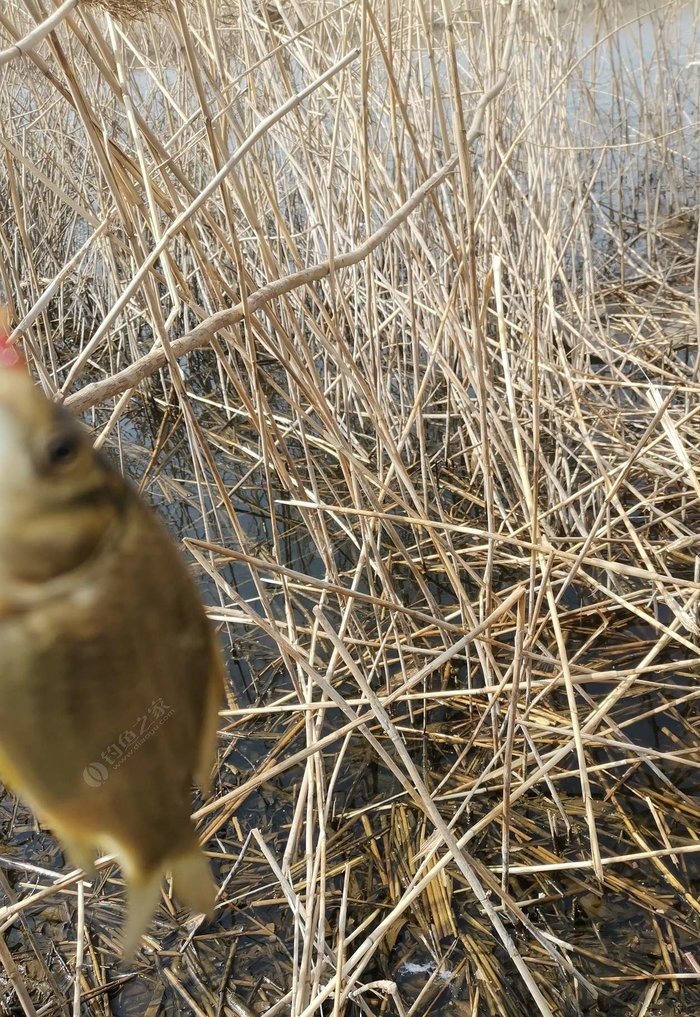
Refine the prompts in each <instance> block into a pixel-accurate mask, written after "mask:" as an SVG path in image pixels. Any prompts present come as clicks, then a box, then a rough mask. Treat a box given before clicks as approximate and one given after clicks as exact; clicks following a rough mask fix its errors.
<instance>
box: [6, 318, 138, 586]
mask: <svg viewBox="0 0 700 1017" xmlns="http://www.w3.org/2000/svg"><path fill="white" fill-rule="evenodd" d="M119 480H120V478H118V477H117V475H116V471H114V470H113V469H112V467H111V466H110V465H109V463H108V462H107V460H106V459H105V458H104V457H103V456H102V455H100V454H99V453H98V452H96V451H95V449H94V448H93V445H92V441H91V440H90V436H89V434H88V432H87V430H86V429H85V428H84V427H83V426H82V424H81V423H80V422H79V421H77V420H76V419H75V418H74V417H73V416H72V415H71V414H70V413H69V412H68V410H67V409H66V408H65V407H63V406H60V405H58V404H56V403H54V402H53V401H52V400H51V399H49V398H47V397H46V396H45V395H44V394H43V393H42V392H41V391H40V389H39V388H37V386H36V385H35V384H34V382H33V380H32V378H31V376H30V374H29V371H28V370H27V367H26V364H25V362H24V359H23V357H22V356H21V354H20V353H19V351H18V350H17V349H16V347H14V346H11V345H10V344H9V343H8V341H7V335H6V334H3V333H2V331H0V577H2V576H4V577H5V578H11V579H17V580H24V581H30V582H37V581H41V580H42V579H49V578H53V577H55V576H56V575H59V574H61V573H63V572H66V571H71V570H72V569H74V568H76V567H77V566H78V565H80V564H81V562H83V561H84V560H85V559H86V557H88V556H89V555H90V554H91V553H92V551H94V549H95V548H96V547H97V546H98V544H99V543H100V541H101V539H102V537H103V536H104V533H105V532H106V530H107V529H109V527H110V526H111V525H113V523H114V521H115V519H116V517H117V516H118V514H119V501H120V486H121V485H120V483H119Z"/></svg>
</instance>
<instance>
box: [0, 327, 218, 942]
mask: <svg viewBox="0 0 700 1017" xmlns="http://www.w3.org/2000/svg"><path fill="white" fill-rule="evenodd" d="M223 691H224V662H223V656H222V652H221V648H220V645H219V642H218V638H217V636H216V634H215V631H214V629H213V626H212V625H211V623H210V622H209V620H208V619H207V616H206V613H205V610H204V607H203V605H202V601H201V598H200V595H199V593H198V590H197V586H196V583H195V581H194V579H193V577H192V576H191V574H190V572H189V570H188V568H187V566H186V564H185V562H184V559H183V558H182V556H181V554H180V552H179V550H178V549H177V548H176V546H175V544H174V542H173V539H172V538H171V536H170V534H169V532H168V530H167V528H166V526H165V525H164V523H163V522H162V521H161V520H160V518H158V516H157V515H156V513H155V511H154V510H153V509H152V508H151V507H150V506H149V505H148V504H147V503H146V502H145V501H144V500H143V498H142V497H141V496H140V494H139V493H138V492H137V490H136V489H135V487H134V486H133V485H132V484H131V483H130V482H128V481H127V480H126V479H125V478H124V477H123V476H122V474H121V473H120V471H119V470H118V469H117V468H116V466H115V465H113V464H112V462H111V461H110V460H109V458H108V457H107V456H106V455H105V454H104V453H103V452H101V451H98V450H96V449H95V448H94V447H93V443H92V440H91V438H90V435H89V432H88V430H87V429H86V428H85V427H84V425H83V424H82V423H81V422H80V421H78V420H77V419H76V418H74V417H73V416H72V414H71V413H70V412H69V411H68V410H67V409H66V408H65V407H64V406H62V405H60V404H59V403H57V402H55V401H53V400H52V399H50V398H48V397H47V396H46V395H44V393H43V392H42V391H41V390H40V389H39V388H38V387H37V385H36V384H35V383H34V381H33V379H32V377H31V374H30V372H29V369H28V367H27V365H26V363H25V361H24V358H23V356H22V355H21V353H20V351H19V349H18V348H17V347H16V346H13V345H11V344H10V343H9V337H8V329H7V326H6V325H5V324H3V325H0V781H1V782H2V783H3V784H4V785H5V787H6V788H7V789H8V790H11V791H12V793H13V794H15V795H17V796H18V797H19V798H20V799H21V800H23V801H24V802H25V803H26V804H27V805H28V806H29V807H30V808H31V809H32V810H33V811H34V813H35V814H36V816H37V818H38V819H39V821H40V822H41V823H42V824H43V825H45V826H46V827H48V828H49V829H50V830H51V831H52V832H53V834H54V835H55V836H56V837H57V839H58V840H59V842H60V843H61V845H62V847H63V849H64V852H65V855H66V856H67V858H68V859H69V860H70V862H72V863H73V864H74V865H75V866H76V867H79V868H81V869H83V870H84V871H85V872H86V873H87V874H88V875H89V874H90V873H91V872H92V871H93V866H94V858H95V851H107V852H109V853H110V854H114V855H115V856H116V858H117V861H118V862H119V864H120V866H121V869H122V872H123V875H124V879H125V884H126V894H127V905H128V907H127V920H126V923H125V929H124V930H123V955H124V957H125V958H129V957H131V956H133V954H134V953H135V951H136V949H137V948H138V945H139V943H140V940H141V936H142V934H143V933H144V932H145V931H146V930H147V928H148V926H149V923H150V921H151V919H152V917H153V914H154V912H155V909H156V906H157V904H158V900H159V898H160V891H161V887H162V880H163V877H164V876H165V875H167V874H171V875H172V879H173V890H174V893H175V895H176V896H177V897H178V898H179V899H180V900H181V901H182V903H183V904H185V905H186V906H187V907H188V908H189V909H190V910H191V911H192V912H195V913H197V914H204V915H209V916H211V915H212V913H213V910H214V905H215V891H216V887H215V883H214V879H213V875H212V872H211V867H210V864H209V861H208V860H207V858H206V856H205V855H204V853H203V852H202V850H201V848H200V846H199V841H198V839H197V835H196V831H195V828H194V825H193V823H192V820H191V817H190V813H191V811H192V788H193V785H194V784H196V785H198V786H199V787H200V788H201V789H202V791H204V792H206V791H207V790H208V789H209V786H210V778H211V773H212V769H213V766H214V762H215V755H216V743H217V725H218V711H219V708H220V705H221V702H222V698H223Z"/></svg>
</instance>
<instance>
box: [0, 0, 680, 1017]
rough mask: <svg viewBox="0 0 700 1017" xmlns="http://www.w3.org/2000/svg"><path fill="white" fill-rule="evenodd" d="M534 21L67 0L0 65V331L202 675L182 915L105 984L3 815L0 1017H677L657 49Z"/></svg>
mask: <svg viewBox="0 0 700 1017" xmlns="http://www.w3.org/2000/svg"><path fill="white" fill-rule="evenodd" d="M55 6H56V7H58V3H56V5H55ZM68 6H70V5H68ZM101 6H102V7H103V8H106V7H109V6H110V4H107V3H104V4H102V5H101ZM111 6H112V8H113V9H116V8H117V7H118V6H124V5H122V4H112V5H111ZM127 6H128V5H127ZM146 6H147V5H146V4H143V3H142V4H140V9H141V10H142V11H145V10H146ZM552 6H553V5H552V4H550V3H548V2H545V0H532V2H531V3H529V4H528V5H527V9H520V5H518V4H516V3H514V4H512V5H509V4H495V3H484V4H483V5H482V6H480V5H479V4H478V3H477V2H476V0H475V2H474V3H473V4H472V6H471V8H470V7H469V6H468V5H466V4H464V3H458V2H454V3H452V4H450V3H449V0H444V2H442V3H432V2H431V3H429V2H427V0H407V2H405V3H394V2H393V0H366V2H364V3H361V2H359V0H358V2H355V0H350V2H342V0H335V2H331V0H317V2H313V3H311V2H302V3H295V2H293V3H291V4H277V3H271V4H261V5H259V4H257V3H248V2H247V0H243V2H242V3H241V4H240V5H239V4H234V3H225V2H216V3H215V2H214V0H201V2H200V3H197V4H186V3H184V2H182V0H171V2H170V3H168V4H166V5H165V7H164V11H163V16H162V17H155V16H154V17H151V18H148V19H146V20H144V21H142V22H139V23H134V24H132V23H130V22H129V21H128V20H122V21H121V22H120V21H116V20H115V21H111V20H109V18H108V17H107V16H106V15H105V14H104V13H103V12H101V11H100V10H99V9H98V7H97V6H92V5H85V4H79V5H78V6H77V7H75V8H74V9H73V10H71V11H68V12H67V13H65V16H64V17H63V19H62V20H61V21H60V24H59V25H58V26H57V27H56V28H55V30H54V31H53V32H52V33H49V34H46V36H45V37H44V38H43V40H41V41H37V42H32V43H31V44H27V45H26V46H22V45H21V46H20V50H21V52H23V53H24V55H22V56H20V55H18V52H17V50H16V49H15V50H13V51H12V52H10V53H9V55H8V57H7V59H6V61H5V62H4V63H2V64H1V65H0V74H1V75H2V88H1V89H0V103H2V121H1V123H2V126H1V127H0V142H1V143H2V148H3V151H4V160H3V163H2V169H1V170H0V208H1V210H2V218H1V221H0V245H1V246H2V252H1V255H0V272H1V273H2V285H3V288H4V290H5V293H6V295H7V297H8V299H9V300H10V302H11V303H12V305H13V308H14V320H15V321H16V322H17V323H18V327H17V334H18V336H20V337H21V338H22V340H23V341H24V343H25V346H26V349H27V353H28V356H29V358H30V361H31V362H32V364H33V365H34V367H35V369H36V372H37V375H38V377H39V378H40V379H41V382H42V384H43V385H44V386H45V387H46V388H47V389H49V390H52V391H61V392H62V393H63V394H64V395H65V397H66V398H67V401H68V403H69V404H70V405H72V406H73V407H74V408H75V409H76V410H79V411H83V412H85V413H86V414H87V419H88V420H89V421H90V422H91V424H92V425H93V426H94V427H95V431H96V437H97V440H98V441H99V442H100V443H103V444H105V445H106V446H107V448H108V449H110V450H111V451H112V452H113V453H114V454H115V455H116V456H117V457H119V458H120V461H121V463H122V465H123V467H124V469H125V470H126V471H127V472H129V473H130V474H131V475H132V476H134V477H135V478H136V479H137V481H138V482H139V483H140V484H141V485H142V486H143V488H144V489H145V490H147V491H148V493H149V495H150V497H151V498H152V499H153V500H154V501H157V502H158V503H160V504H161V506H162V507H163V508H164V509H165V511H166V512H167V514H168V517H169V519H170V521H171V524H172V525H173V527H174V528H176V529H177V530H178V532H180V533H181V534H182V535H183V537H185V538H186V539H185V543H186V546H187V549H188V551H189V553H190V555H191V557H192V559H193V560H194V561H195V562H196V563H197V565H198V567H199V568H200V569H201V571H202V574H203V575H204V576H205V577H206V591H207V595H208V602H209V603H210V604H211V614H212V617H213V618H215V619H216V620H217V621H218V622H220V623H221V625H222V638H224V639H225V640H227V642H228V645H229V646H230V649H231V651H232V653H231V689H230V703H229V709H228V710H227V711H226V712H225V713H224V714H223V716H222V741H221V754H220V767H219V773H218V779H217V784H216V790H215V793H214V795H213V797H212V799H211V800H210V801H208V802H207V803H199V805H200V807H199V811H198V817H199V819H200V821H201V832H202V836H203V837H206V839H207V843H208V848H209V850H210V851H211V854H212V857H213V858H214V859H215V865H216V867H217V870H218V875H219V882H220V886H221V891H220V897H219V903H220V908H219V913H218V915H217V920H216V922H215V923H213V924H212V925H210V926H197V925H196V923H195V924H192V923H190V925H187V918H186V916H183V915H182V914H181V913H180V912H178V911H177V910H176V906H175V905H174V904H173V903H172V902H171V901H170V900H169V899H165V900H164V905H163V907H162V908H161V910H160V912H159V915H158V919H157V922H156V923H155V925H154V929H153V935H152V939H151V941H150V942H151V950H150V951H149V952H147V953H143V954H142V955H141V957H140V960H139V963H138V964H137V965H136V966H135V967H132V968H130V969H128V970H127V969H124V968H120V967H118V965H117V958H116V956H115V937H114V932H115V929H116V928H117V927H118V923H119V920H120V918H121V916H122V914H123V897H122V894H121V883H120V880H119V877H118V873H116V872H115V871H114V870H113V869H112V868H111V866H110V864H109V862H108V861H107V860H105V861H104V862H103V863H102V864H101V876H100V878H98V879H97V880H96V881H95V882H94V883H93V884H91V885H90V886H89V887H87V888H83V885H82V884H81V883H80V882H79V881H78V879H77V876H76V874H68V875H60V867H61V857H60V855H59V854H58V853H57V849H56V846H55V844H54V842H53V841H52V840H51V838H50V837H48V836H47V835H45V834H43V833H36V832H35V831H34V827H33V823H32V820H31V818H30V816H29V814H28V813H27V812H26V811H24V810H23V809H21V808H19V807H18V806H17V805H16V803H14V802H13V801H12V799H10V798H9V797H8V796H5V797H4V798H1V799H0V817H2V820H3V825H2V830H3V833H4V837H5V840H6V842H7V846H6V847H4V848H3V850H2V855H1V856H0V865H1V866H2V868H1V869H0V895H4V902H3V903H4V906H0V931H1V932H2V936H0V962H2V965H3V966H4V970H5V972H6V981H5V983H4V987H3V989H2V995H1V996H0V1009H1V1008H2V1007H3V1006H4V1007H5V1008H6V1010H7V1012H8V1013H13V1014H14V1013H20V1012H23V1013H25V1014H48V1013H51V1014H54V1013H56V1014H59V1013H65V1014H69V1013H71V1012H72V1013H74V1014H78V1013H80V1012H81V1007H82V1012H84V1013H96V1014H104V1015H108V1014H110V1013H114V1014H117V1013H134V1014H136V1013H138V1014H142V1013H147V1014H149V1015H151V1014H156V1013H158V1012H163V1013H168V1014H175V1013H183V1014H185V1013H187V1014H190V1013H195V1014H206V1015H214V1014H216V1015H219V1014H229V1015H237V1017H240V1015H244V1017H249V1015H250V1014H262V1013H265V1014H269V1015H270V1017H274V1015H282V1014H293V1015H295V1017H311V1015H314V1014H319V1015H320V1014H324V1015H328V1017H341V1015H352V1017H355V1015H361V1014H370V1015H371V1014H387V1015H394V1014H395V1015H397V1017H409V1015H411V1017H419V1015H424V1014H429V1013H430V1014H443V1015H445V1014H456V1015H466V1014H469V1015H472V1014H473V1015H481V1014H485V1015H486V1014H488V1015H507V1017H510V1015H520V1014H532V1013H533V1012H535V1011H537V1012H539V1013H541V1014H557V1015H559V1014H564V1015H568V1014H577V1013H582V1012H586V1008H587V1007H590V1008H591V1009H590V1012H592V1013H599V1012H604V1011H605V1009H606V1007H607V1008H608V1009H607V1012H610V1013H615V1014H618V1013H620V1014H621V1013H623V1012H624V1013H630V1014H639V1015H640V1017H643V1015H645V1014H649V1015H651V1014H661V1013H671V1012H675V1013H681V1014H688V1015H690V1014H694V1013H696V1012H697V1011H698V1009H699V1008H700V995H699V994H698V977H699V973H700V958H699V957H698V955H697V951H696V949H695V945H696V943H697V920H698V913H699V912H700V904H699V903H698V900H697V897H696V896H695V894H696V890H697V884H695V888H694V885H693V881H692V864H693V862H694V860H695V859H696V856H697V853H698V851H699V850H700V846H699V844H698V825H699V822H700V809H699V808H698V802H697V795H696V791H697V771H698V766H699V765H700V759H699V757H698V733H699V732H698V718H697V699H698V684H697V668H698V656H699V651H698V600H699V597H700V569H699V568H698V538H697V530H698V521H699V520H700V500H699V498H700V480H699V479H698V473H699V467H700V453H699V452H698V447H699V440H698V438H699V434H700V422H699V421H698V414H699V412H700V411H699V409H698V394H699V391H700V389H699V385H698V376H697V370H698V368H697V365H698V363H700V361H698V358H697V352H698V347H699V345H700V326H699V325H698V321H699V318H698V299H699V296H700V294H699V285H700V257H699V256H698V254H697V253H696V250H700V248H698V247H697V245H696V234H697V214H696V203H697V185H698V180H697V173H696V166H697V156H698V134H697V120H698V85H697V73H696V70H694V69H693V67H691V66H686V62H687V58H686V57H685V56H683V53H684V52H686V50H684V48H683V47H684V46H685V47H688V50H687V51H688V52H689V53H690V54H691V55H692V53H693V46H694V45H696V44H697V39H698V34H697V32H698V25H697V23H696V22H695V21H694V20H693V18H692V11H691V7H692V5H686V4H683V3H681V2H671V3H667V4H663V5H659V7H658V9H653V8H651V7H650V8H649V10H650V13H649V12H648V10H647V8H644V10H643V11H642V12H641V13H640V10H639V5H634V6H633V7H631V8H629V7H625V6H624V5H618V4H617V3H610V2H608V3H605V4H604V5H603V4H599V5H597V7H596V8H595V11H594V12H593V13H590V12H589V13H588V14H587V15H585V16H584V13H583V12H582V10H581V6H580V4H579V3H578V2H576V0H574V2H573V3H571V4H568V5H566V7H567V9H566V10H564V9H563V8H562V10H561V11H560V13H559V14H557V13H556V11H553V10H552V9H551V8H552ZM482 8H483V9H482ZM50 12H51V5H50V4H49V2H48V0H44V2H43V3H40V2H39V0H11V2H9V3H6V4H4V5H2V8H1V9H0V40H2V43H1V44H2V46H3V47H7V48H10V49H12V47H14V46H16V45H17V43H18V42H19V41H20V40H22V39H26V37H27V36H28V35H30V34H31V33H32V30H33V29H35V28H36V25H37V24H38V23H40V22H41V21H42V20H43V18H45V17H46V15H48V14H49V13H50ZM626 22H629V24H628V26H627V28H626V29H625V30H624V31H623V32H619V31H618V30H617V27H616V26H618V25H620V24H624V23H626ZM679 25H681V26H682V27H680V28H679ZM581 40H584V41H581ZM693 40H695V41H694V42H693ZM638 46H641V47H642V49H643V52H644V68H645V73H641V72H640V70H639V61H640V57H639V49H638V48H637V47H638ZM635 53H636V55H635ZM584 54H585V55H584ZM3 870H4V871H3ZM179 923H182V924H184V926H185V929H186V930H188V931H189V936H188V937H187V936H186V934H185V930H184V929H183V927H182V925H181V924H179ZM76 937H77V949H76ZM596 1000H597V1001H596ZM674 1006H675V1007H676V1009H675V1010H673V1009H672V1008H673V1007H674Z"/></svg>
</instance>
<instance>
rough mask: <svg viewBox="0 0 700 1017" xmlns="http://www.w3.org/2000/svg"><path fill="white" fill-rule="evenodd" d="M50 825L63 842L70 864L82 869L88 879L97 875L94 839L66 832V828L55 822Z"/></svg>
mask: <svg viewBox="0 0 700 1017" xmlns="http://www.w3.org/2000/svg"><path fill="white" fill-rule="evenodd" d="M50 825H51V828H52V830H53V832H54V833H55V834H56V836H57V838H58V839H59V841H60V842H61V845H62V846H63V850H64V853H65V854H66V855H67V857H68V861H69V862H70V864H71V865H74V866H75V868H76V869H82V870H83V872H84V873H85V878H86V879H92V877H93V876H94V875H95V849H94V847H93V844H92V841H90V840H87V839H86V838H84V837H79V836H76V835H75V834H71V833H66V831H65V830H63V829H62V828H61V827H60V826H57V825H56V824H55V823H52V824H50Z"/></svg>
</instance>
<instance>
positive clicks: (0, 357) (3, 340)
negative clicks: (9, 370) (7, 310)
mask: <svg viewBox="0 0 700 1017" xmlns="http://www.w3.org/2000/svg"><path fill="white" fill-rule="evenodd" d="M9 340H10V333H9V332H8V330H7V325H6V324H5V322H2V323H1V324H0V367H24V364H25V359H24V356H23V354H22V350H21V349H20V348H19V346H15V345H14V344H12V343H10V341H9Z"/></svg>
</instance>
